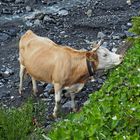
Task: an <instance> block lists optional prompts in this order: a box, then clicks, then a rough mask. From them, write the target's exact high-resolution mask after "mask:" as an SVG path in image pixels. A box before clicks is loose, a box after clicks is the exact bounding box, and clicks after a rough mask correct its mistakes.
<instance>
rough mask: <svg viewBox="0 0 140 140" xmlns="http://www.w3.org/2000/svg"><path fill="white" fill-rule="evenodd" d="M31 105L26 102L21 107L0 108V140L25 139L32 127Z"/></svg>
mask: <svg viewBox="0 0 140 140" xmlns="http://www.w3.org/2000/svg"><path fill="white" fill-rule="evenodd" d="M32 111H33V106H32V103H31V102H29V101H28V102H27V103H26V104H24V105H23V106H22V107H21V108H18V109H16V108H12V109H4V108H1V109H0V140H25V139H27V138H28V137H27V136H28V134H29V133H31V131H32V129H33V124H32Z"/></svg>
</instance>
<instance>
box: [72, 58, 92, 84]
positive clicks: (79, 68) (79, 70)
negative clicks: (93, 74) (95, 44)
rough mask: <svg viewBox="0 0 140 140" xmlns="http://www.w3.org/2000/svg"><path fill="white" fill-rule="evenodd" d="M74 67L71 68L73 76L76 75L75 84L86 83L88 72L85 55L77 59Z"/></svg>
mask: <svg viewBox="0 0 140 140" xmlns="http://www.w3.org/2000/svg"><path fill="white" fill-rule="evenodd" d="M75 61H77V62H76V65H75V66H74V67H73V75H76V77H77V79H75V80H76V83H83V82H86V81H87V80H88V79H89V77H90V74H89V70H88V67H87V62H86V57H85V55H84V56H83V57H82V56H81V57H79V58H77V60H75Z"/></svg>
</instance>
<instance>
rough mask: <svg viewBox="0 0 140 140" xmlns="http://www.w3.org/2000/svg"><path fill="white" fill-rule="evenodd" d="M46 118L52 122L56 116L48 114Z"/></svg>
mask: <svg viewBox="0 0 140 140" xmlns="http://www.w3.org/2000/svg"><path fill="white" fill-rule="evenodd" d="M48 118H49V119H50V120H54V119H56V118H57V116H54V115H53V114H49V115H48Z"/></svg>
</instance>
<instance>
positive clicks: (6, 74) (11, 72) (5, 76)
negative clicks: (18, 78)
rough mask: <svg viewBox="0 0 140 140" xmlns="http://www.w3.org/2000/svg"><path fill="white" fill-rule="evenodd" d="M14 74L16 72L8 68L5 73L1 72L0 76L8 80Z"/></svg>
mask: <svg viewBox="0 0 140 140" xmlns="http://www.w3.org/2000/svg"><path fill="white" fill-rule="evenodd" d="M12 74H14V72H13V71H12V70H11V69H9V68H6V70H5V71H4V72H0V75H1V76H2V77H4V78H7V77H9V76H10V75H12Z"/></svg>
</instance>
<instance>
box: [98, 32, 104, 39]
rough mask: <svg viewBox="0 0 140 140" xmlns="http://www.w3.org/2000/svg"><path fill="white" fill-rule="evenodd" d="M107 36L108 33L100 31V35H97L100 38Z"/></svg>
mask: <svg viewBox="0 0 140 140" xmlns="http://www.w3.org/2000/svg"><path fill="white" fill-rule="evenodd" d="M105 37H106V35H105V34H104V33H103V32H98V35H97V38H98V39H103V38H105Z"/></svg>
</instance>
